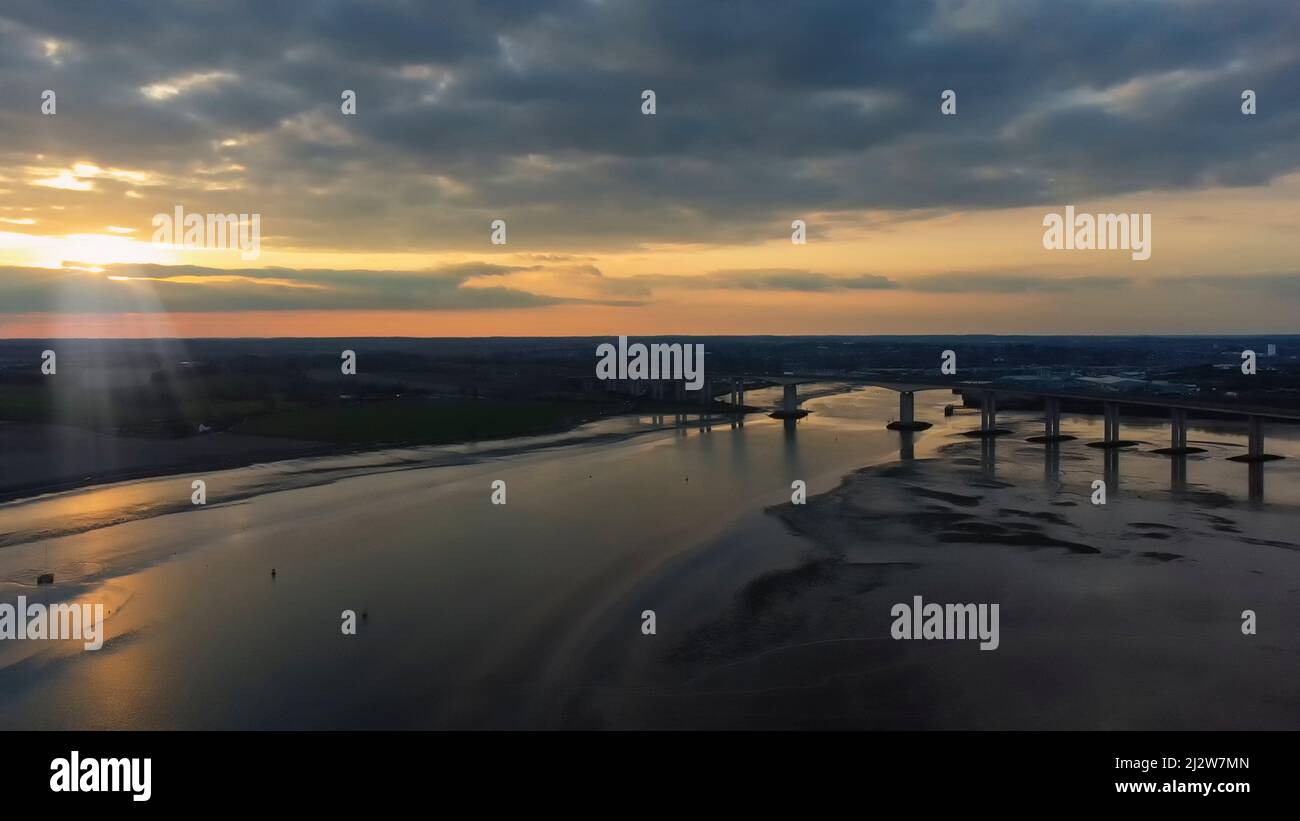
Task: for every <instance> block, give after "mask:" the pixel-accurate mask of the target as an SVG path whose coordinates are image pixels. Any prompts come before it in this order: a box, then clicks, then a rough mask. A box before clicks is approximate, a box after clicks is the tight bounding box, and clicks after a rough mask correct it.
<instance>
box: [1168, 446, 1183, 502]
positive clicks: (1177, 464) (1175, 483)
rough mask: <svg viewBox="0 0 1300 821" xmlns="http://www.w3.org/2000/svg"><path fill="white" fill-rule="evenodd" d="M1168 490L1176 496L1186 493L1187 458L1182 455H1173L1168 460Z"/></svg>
mask: <svg viewBox="0 0 1300 821" xmlns="http://www.w3.org/2000/svg"><path fill="white" fill-rule="evenodd" d="M1169 490H1170V492H1172V493H1174V494H1176V495H1181V494H1184V493H1186V492H1187V457H1186V456H1184V455H1183V454H1180V453H1179V454H1174V458H1172V459H1170V460H1169Z"/></svg>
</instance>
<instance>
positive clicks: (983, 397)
mask: <svg viewBox="0 0 1300 821" xmlns="http://www.w3.org/2000/svg"><path fill="white" fill-rule="evenodd" d="M1010 432H1011V431H1009V430H1007V429H1006V428H999V427H998V399H997V395H996V394H995V393H993V391H984V392H983V393H981V394H980V427H979V430H968V431H966V432H965V433H963V434H962V435H963V436H980V437H983V436H1001V435H1003V434H1004V433H1010Z"/></svg>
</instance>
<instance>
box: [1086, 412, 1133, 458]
mask: <svg viewBox="0 0 1300 821" xmlns="http://www.w3.org/2000/svg"><path fill="white" fill-rule="evenodd" d="M1102 417H1103V423H1102V424H1103V429H1104V431H1105V432H1104V433H1103V439H1102V440H1101V441H1100V442H1089V443H1088V447H1090V448H1106V449H1108V450H1109V449H1111V448H1126V447H1129V446H1131V445H1136V444H1137V442H1134V441H1132V440H1130V439H1121V438H1119V403H1118V402H1103V403H1102Z"/></svg>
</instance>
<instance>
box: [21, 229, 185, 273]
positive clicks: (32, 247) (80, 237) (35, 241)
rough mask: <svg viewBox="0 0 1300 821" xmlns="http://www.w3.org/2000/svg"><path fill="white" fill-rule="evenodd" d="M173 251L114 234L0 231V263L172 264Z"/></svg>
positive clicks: (58, 265)
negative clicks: (40, 234)
mask: <svg viewBox="0 0 1300 821" xmlns="http://www.w3.org/2000/svg"><path fill="white" fill-rule="evenodd" d="M177 261H178V260H177V255H176V253H175V250H174V249H172V248H169V247H164V246H158V245H154V244H152V243H149V242H141V241H140V240H137V239H132V238H131V237H124V236H119V235H115V234H63V235H54V236H38V235H32V234H18V233H2V232H0V264H10V265H22V266H30V267H33V268H65V267H80V268H85V267H87V266H104V265H120V264H130V263H154V264H159V265H171V264H176V262H177Z"/></svg>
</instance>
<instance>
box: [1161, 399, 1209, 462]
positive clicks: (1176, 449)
mask: <svg viewBox="0 0 1300 821" xmlns="http://www.w3.org/2000/svg"><path fill="white" fill-rule="evenodd" d="M1155 452H1156V453H1164V454H1167V455H1169V456H1182V455H1184V454H1188V453H1204V452H1205V448H1191V447H1188V446H1187V411H1186V410H1184V409H1183V408H1170V409H1169V447H1167V448H1156V450H1155Z"/></svg>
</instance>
